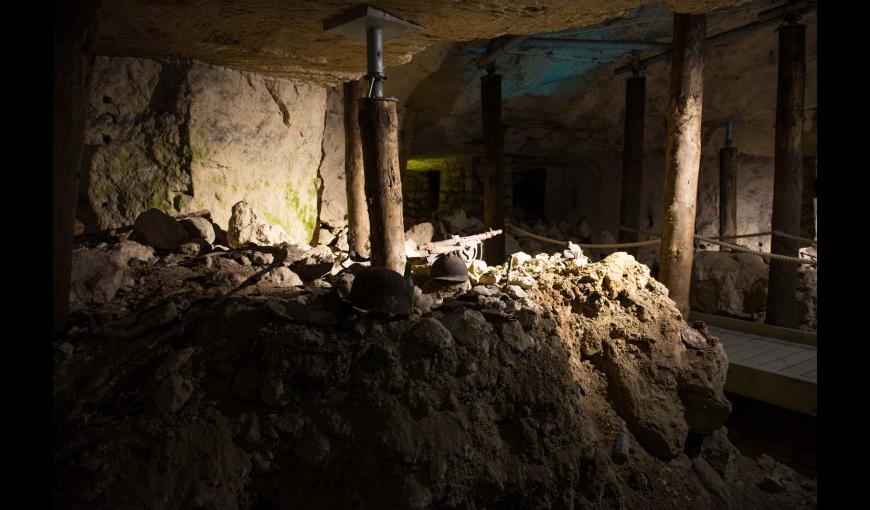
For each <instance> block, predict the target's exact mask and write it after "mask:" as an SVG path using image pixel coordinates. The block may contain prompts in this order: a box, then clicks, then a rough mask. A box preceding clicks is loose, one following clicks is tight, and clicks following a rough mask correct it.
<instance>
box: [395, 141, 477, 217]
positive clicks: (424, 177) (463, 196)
mask: <svg viewBox="0 0 870 510" xmlns="http://www.w3.org/2000/svg"><path fill="white" fill-rule="evenodd" d="M429 172H437V174H436V176H437V177H436V178H437V179H439V181H440V184H439V193H438V207H437V209H436V210H435V211H434V212H435V214H436V215H437V216H438V217H446V216H450V215H451V214H453V213H454V212H456V211H457V210H459V209H462V210H463V211H466V212H467V213H468V214H470V215H477V216H480V215H481V214H482V209H483V202H482V194H481V186H482V184H481V182H480V176H479V173H480V169H479V163H477V162H475V160H474V158H472V157H471V156H468V155H453V156H447V157H443V158H424V159H412V160H410V161H409V162H408V163H407V170H406V172H405V178H404V180H403V183H402V185H403V190H402V192H403V196H404V201H405V202H404V205H405V218H406V220H405V223H406V224H407V226H409V225H411V224H413V223H417V222H420V221H429V220H430V219H431V217H432V212H433V211H432V200H431V191H430V173H429Z"/></svg>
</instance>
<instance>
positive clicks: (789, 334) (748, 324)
mask: <svg viewBox="0 0 870 510" xmlns="http://www.w3.org/2000/svg"><path fill="white" fill-rule="evenodd" d="M689 320H690V321H702V322H705V323H707V324H709V325H711V326H717V327H720V328H725V329H730V330H732V331H739V332H741V333H749V334H751V335H758V336H763V337H766V338H777V339H779V340H785V341H787V342H794V343H798V344H804V345H817V341H816V334H815V333H812V332H809V331H803V330H800V329H792V328H783V327H780V326H771V325H770V324H762V323H760V322H753V321H747V320H741V319H734V318H732V317H722V316H720V315H711V314H707V313H700V312H695V311H692V313H690V314H689Z"/></svg>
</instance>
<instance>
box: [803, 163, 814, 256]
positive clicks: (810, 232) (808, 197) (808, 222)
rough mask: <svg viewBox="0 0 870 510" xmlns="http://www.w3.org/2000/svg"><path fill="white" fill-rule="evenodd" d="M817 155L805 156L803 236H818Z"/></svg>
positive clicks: (809, 237)
mask: <svg viewBox="0 0 870 510" xmlns="http://www.w3.org/2000/svg"><path fill="white" fill-rule="evenodd" d="M816 164H817V163H816V157H815V156H806V157H805V158H804V182H803V186H802V187H801V237H805V238H807V239H815V238H816V204H815V200H816Z"/></svg>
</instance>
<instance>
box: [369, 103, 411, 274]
mask: <svg viewBox="0 0 870 510" xmlns="http://www.w3.org/2000/svg"><path fill="white" fill-rule="evenodd" d="M359 106H360V108H359V128H360V134H361V135H362V146H363V161H364V164H365V192H366V197H367V202H368V210H369V224H370V226H371V254H372V266H373V267H386V268H388V269H392V270H393V271H396V272H397V273H399V274H404V273H405V222H404V217H403V213H402V175H401V170H400V168H399V143H398V122H397V117H396V101H395V100H394V99H389V98H382V97H366V98H362V99H360V100H359Z"/></svg>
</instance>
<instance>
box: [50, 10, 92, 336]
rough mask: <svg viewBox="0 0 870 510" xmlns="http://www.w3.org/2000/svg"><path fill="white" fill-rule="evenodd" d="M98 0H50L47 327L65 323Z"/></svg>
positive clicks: (61, 326)
mask: <svg viewBox="0 0 870 510" xmlns="http://www.w3.org/2000/svg"><path fill="white" fill-rule="evenodd" d="M98 7H99V1H81V2H55V3H54V86H53V97H54V114H53V121H54V122H53V128H52V131H53V141H54V145H53V150H52V174H53V181H52V215H53V216H52V217H53V219H54V221H53V225H52V331H53V332H54V333H55V334H56V333H59V332H61V331H63V329H64V328H65V327H66V322H67V315H68V314H69V290H70V273H71V270H72V245H73V224H74V222H75V215H76V197H77V196H78V187H79V170H80V166H81V159H82V150H83V149H84V143H85V115H86V112H87V105H88V96H89V95H90V90H91V78H92V76H93V70H94V60H95V58H96V57H95V53H94V43H95V40H96V30H97V16H96V15H97V8H98Z"/></svg>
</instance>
